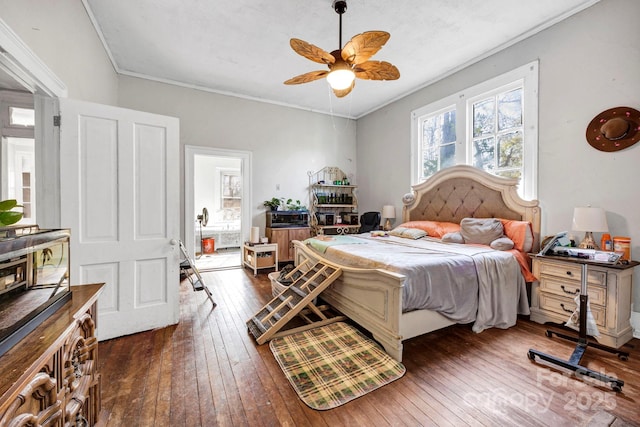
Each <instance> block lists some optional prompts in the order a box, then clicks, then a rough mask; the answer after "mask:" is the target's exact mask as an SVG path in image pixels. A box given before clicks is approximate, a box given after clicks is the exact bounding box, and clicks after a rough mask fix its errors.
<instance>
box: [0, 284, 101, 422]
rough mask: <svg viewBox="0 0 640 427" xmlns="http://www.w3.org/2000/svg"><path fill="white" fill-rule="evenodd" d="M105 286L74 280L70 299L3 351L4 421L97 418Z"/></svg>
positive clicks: (0, 399) (0, 416)
mask: <svg viewBox="0 0 640 427" xmlns="http://www.w3.org/2000/svg"><path fill="white" fill-rule="evenodd" d="M102 286H103V285H102V284H94V285H86V286H72V287H71V294H72V297H71V299H70V300H69V301H67V302H66V303H65V304H64V305H63V306H62V307H61V308H59V309H58V310H57V311H56V312H55V313H53V314H52V315H51V316H49V317H48V318H47V319H46V320H45V321H44V322H42V323H41V324H40V325H39V326H37V327H36V328H35V329H34V330H33V331H32V332H31V333H29V334H28V335H27V336H26V337H24V338H23V339H22V340H21V341H20V342H19V343H18V344H16V345H15V346H13V347H12V348H11V349H10V350H9V351H7V352H6V353H5V354H4V355H2V357H0V425H3V426H4V425H16V426H17V425H20V426H22V425H43V426H80V425H82V426H85V425H91V426H92V425H95V424H96V423H97V421H98V415H99V413H100V407H101V402H100V374H99V373H98V369H97V366H98V340H97V338H96V334H95V331H96V315H97V311H96V308H97V307H96V301H97V299H98V295H99V293H100V291H101V289H102Z"/></svg>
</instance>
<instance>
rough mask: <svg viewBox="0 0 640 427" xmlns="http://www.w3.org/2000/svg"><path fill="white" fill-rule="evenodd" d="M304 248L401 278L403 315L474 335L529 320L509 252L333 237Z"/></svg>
mask: <svg viewBox="0 0 640 427" xmlns="http://www.w3.org/2000/svg"><path fill="white" fill-rule="evenodd" d="M306 243H307V245H309V246H312V247H314V249H315V250H317V251H319V252H324V254H323V256H324V257H325V258H327V259H329V260H331V261H334V262H336V263H338V264H342V265H348V266H353V267H360V268H381V269H385V270H389V271H394V272H397V273H400V274H403V275H405V276H406V278H407V279H406V281H405V284H404V288H403V311H405V312H406V311H412V310H418V309H429V310H434V311H437V312H439V313H441V314H443V315H444V316H446V317H448V318H450V319H451V320H453V321H455V322H457V323H471V322H474V325H473V330H474V331H475V332H480V331H482V330H484V329H487V328H490V327H498V328H508V327H510V326H513V325H515V323H516V320H517V315H518V314H529V305H528V301H527V296H526V288H525V280H524V278H523V276H522V273H521V271H520V266H519V264H518V262H517V260H516V259H515V257H514V256H513V255H511V254H510V253H508V252H501V251H495V250H493V249H491V248H489V247H488V246H475V245H460V244H455V243H442V242H441V241H439V240H436V239H430V238H423V239H419V240H410V239H405V238H400V237H394V236H389V237H370V236H369V235H368V234H361V235H356V236H353V235H352V236H332V240H328V241H326V242H321V241H318V240H317V239H313V238H312V239H308V240H307V241H306Z"/></svg>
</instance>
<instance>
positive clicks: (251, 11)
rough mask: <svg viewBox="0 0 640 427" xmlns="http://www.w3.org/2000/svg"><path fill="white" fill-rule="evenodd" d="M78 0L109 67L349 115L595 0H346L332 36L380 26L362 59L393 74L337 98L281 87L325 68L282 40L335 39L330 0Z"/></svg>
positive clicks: (324, 43)
mask: <svg viewBox="0 0 640 427" xmlns="http://www.w3.org/2000/svg"><path fill="white" fill-rule="evenodd" d="M83 1H84V2H85V5H86V6H87V10H88V12H89V15H90V16H91V17H92V19H93V20H94V24H95V25H96V27H97V30H98V32H99V34H100V35H101V37H102V38H103V41H104V43H105V44H106V49H107V52H108V53H109V55H110V57H111V59H112V61H113V63H114V67H115V69H116V70H117V71H118V72H119V73H121V74H125V75H132V76H138V77H143V78H150V79H153V80H158V81H163V82H169V83H175V84H179V85H184V86H187V87H194V88H200V89H204V90H209V91H212V92H217V93H222V94H229V95H234V96H241V97H246V98H249V99H257V100H262V101H266V102H273V103H276V104H282V105H288V106H293V107H298V108H303V109H307V110H312V111H318V112H324V113H331V114H335V115H339V116H345V117H354V118H358V117H361V116H363V115H364V114H367V113H369V112H371V111H374V110H376V109H378V108H380V107H382V106H384V105H386V104H388V103H390V102H392V101H394V100H396V99H398V98H401V97H403V96H405V95H407V94H409V93H411V92H414V91H416V90H417V89H419V88H421V87H424V86H426V85H427V84H430V83H433V82H434V81H436V80H438V79H440V78H442V77H444V76H446V75H448V74H450V73H451V72H453V71H456V70H458V69H461V68H462V67H464V66H466V65H469V64H471V63H473V62H475V61H477V60H479V59H482V58H483V57H486V56H488V55H489V54H491V53H493V52H495V51H497V50H499V49H502V48H504V47H506V46H509V45H511V44H513V43H515V42H516V41H518V40H522V39H523V38H525V37H527V36H530V35H532V34H534V33H536V32H538V31H540V30H542V29H544V28H547V27H549V26H550V25H553V24H554V23H557V22H558V21H560V20H562V19H565V18H567V17H569V16H571V15H572V14H574V13H576V12H578V11H580V10H582V9H584V8H585V7H588V6H591V5H592V4H594V3H596V2H597V1H599V0H535V1H514V0H464V1H461V0H420V1H417V0H414V1H409V0H396V1H389V0H348V3H347V5H348V9H347V12H346V13H345V14H344V15H343V35H342V44H343V45H344V44H345V43H346V42H347V41H348V40H349V39H350V38H351V37H352V36H354V35H356V34H359V33H361V32H364V31H369V30H382V31H387V32H389V33H391V38H390V40H389V41H388V42H387V44H386V45H385V46H384V47H383V48H382V50H380V51H379V52H378V53H377V54H376V55H375V56H374V57H373V58H372V59H374V60H385V61H388V62H391V63H392V64H394V65H395V66H397V67H398V69H399V70H400V79H399V80H395V81H363V80H357V82H356V86H355V89H354V90H353V91H352V92H351V94H350V95H348V96H346V97H345V98H342V99H338V98H336V97H335V96H334V95H333V94H332V92H331V91H330V90H329V88H328V85H327V83H326V81H325V80H324V79H322V80H318V81H315V82H312V83H307V84H303V85H296V86H285V85H284V84H283V82H284V81H285V80H287V79H288V78H290V77H293V76H295V75H298V74H302V73H305V72H308V71H313V70H322V69H325V68H324V66H323V65H321V64H317V63H315V62H312V61H309V60H307V59H305V58H303V57H302V56H299V55H298V54H296V53H295V52H294V51H293V50H292V49H291V48H290V46H289V39H290V38H292V37H295V38H300V39H303V40H305V41H307V42H309V43H312V44H314V45H316V46H318V47H320V48H322V49H324V50H326V51H328V52H331V51H332V50H335V49H337V48H338V47H339V46H338V22H339V17H338V14H336V12H335V11H334V10H333V7H332V0H279V1H274V0H227V1H220V0H189V1H185V0H136V1H131V0H108V1H105V0H83Z"/></svg>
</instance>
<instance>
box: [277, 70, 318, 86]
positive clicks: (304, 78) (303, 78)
mask: <svg viewBox="0 0 640 427" xmlns="http://www.w3.org/2000/svg"><path fill="white" fill-rule="evenodd" d="M327 74H329V71H324V70H322V71H310V72H308V73H304V74H300V75H299V76H295V77H292V78H290V79H289V80H287V81H286V82H284V84H286V85H299V84H300V83H309V82H312V81H314V80H318V79H321V78H323V77H324V76H326V75H327Z"/></svg>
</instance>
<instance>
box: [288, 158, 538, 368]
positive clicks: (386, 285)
mask: <svg viewBox="0 0 640 427" xmlns="http://www.w3.org/2000/svg"><path fill="white" fill-rule="evenodd" d="M516 189H517V180H514V179H506V178H500V177H496V176H494V175H490V174H488V173H486V172H483V171H481V170H479V169H477V168H473V167H470V166H455V167H451V168H447V169H445V170H442V171H440V172H438V173H436V174H435V175H433V176H432V177H431V178H430V179H429V180H427V181H425V182H423V183H421V184H418V185H415V186H413V187H412V191H411V192H410V193H408V194H406V195H405V196H404V197H403V199H402V202H403V214H402V220H403V223H408V222H415V221H436V222H453V223H458V224H459V223H460V222H461V221H462V220H463V219H464V218H501V219H504V220H513V221H526V222H529V223H530V224H531V231H532V236H533V237H532V239H533V241H532V242H531V250H532V251H535V250H537V249H538V247H539V241H540V208H539V206H538V202H537V201H526V200H523V199H521V198H520V197H519V196H518V194H517V191H516ZM354 238H356V237H354ZM431 240H433V239H431ZM293 244H294V248H295V262H296V264H298V265H300V264H301V263H303V262H304V261H311V262H316V261H322V262H325V263H328V264H332V265H335V266H337V267H339V268H341V269H342V275H341V276H340V277H339V278H338V279H337V280H336V281H335V282H334V283H333V284H332V285H331V286H330V287H329V288H327V289H326V290H325V291H323V293H322V299H323V300H325V301H326V302H327V303H329V304H330V305H331V306H333V307H334V308H335V309H337V310H338V311H340V312H341V313H342V314H344V315H345V316H347V317H349V318H350V319H351V320H353V321H354V322H356V323H358V324H359V325H361V326H362V327H363V328H365V329H367V330H368V331H369V332H371V334H372V335H373V337H374V338H375V339H376V340H377V341H378V342H379V343H380V344H381V345H382V346H383V347H384V348H385V350H386V351H387V353H389V354H390V355H391V356H392V357H394V358H395V359H396V360H398V361H401V360H402V348H403V345H402V342H403V341H404V340H407V339H409V338H413V337H415V336H418V335H422V334H425V333H428V332H431V331H435V330H437V329H440V328H443V327H446V326H449V325H452V324H454V323H467V322H466V320H469V319H467V318H464V316H463V317H462V318H461V319H458V321H456V320H453V319H452V317H454V318H455V316H451V315H450V313H449V315H448V316H445V315H443V314H441V313H440V312H438V311H435V310H431V309H410V310H409V311H407V310H405V309H404V308H405V307H404V298H403V296H404V293H405V291H407V289H408V287H407V288H406V289H405V286H408V283H409V280H410V277H408V275H407V274H402V273H400V272H398V271H392V270H391V269H388V268H362V267H358V266H353V265H354V264H353V263H347V262H344V263H343V262H341V261H340V260H339V259H338V260H337V259H336V257H335V256H330V255H329V254H330V252H329V251H327V252H326V253H322V251H319V250H317V249H314V248H313V247H312V246H311V245H307V244H305V242H301V241H294V242H293ZM436 244H437V243H436ZM410 245H413V243H411V244H410ZM354 246H357V245H354ZM363 246H364V245H363ZM460 246H463V245H460ZM464 246H466V245H464ZM347 247H348V246H344V248H347ZM339 248H340V247H338V246H336V247H335V249H336V250H338V249H339ZM343 251H344V249H343ZM355 265H357V264H355ZM514 304H517V301H514ZM497 327H503V326H500V325H498V326H497ZM478 329H479V330H482V329H483V328H482V327H478ZM474 330H475V329H474Z"/></svg>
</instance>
